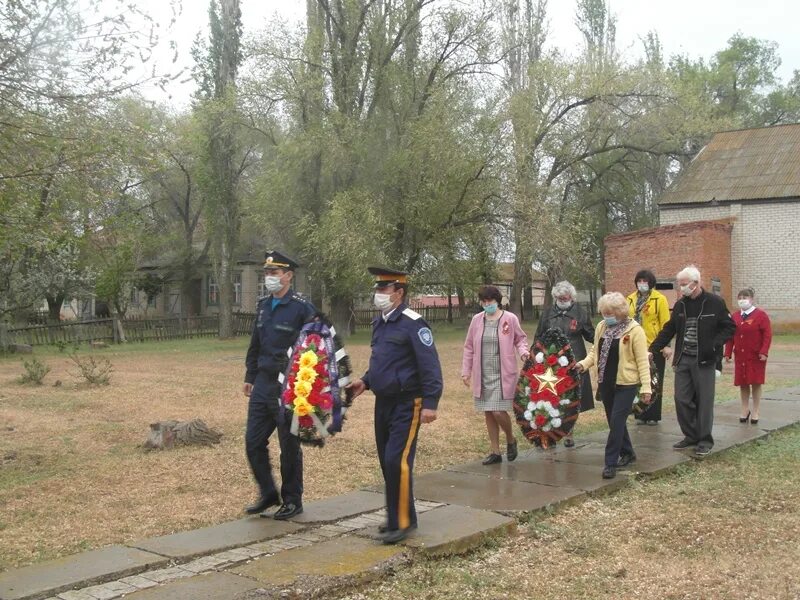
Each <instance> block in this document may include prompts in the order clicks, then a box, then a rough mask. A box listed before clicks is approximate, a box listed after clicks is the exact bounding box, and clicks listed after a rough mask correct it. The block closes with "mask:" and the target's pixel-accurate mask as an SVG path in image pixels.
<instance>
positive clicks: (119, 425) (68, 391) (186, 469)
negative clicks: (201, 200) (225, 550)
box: [0, 327, 797, 569]
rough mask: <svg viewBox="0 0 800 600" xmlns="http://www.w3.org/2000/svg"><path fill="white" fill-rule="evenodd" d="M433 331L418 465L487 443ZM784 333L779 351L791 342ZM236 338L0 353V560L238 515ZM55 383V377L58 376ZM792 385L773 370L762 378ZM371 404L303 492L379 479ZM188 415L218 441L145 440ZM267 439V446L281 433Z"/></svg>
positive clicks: (454, 357)
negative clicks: (438, 363) (104, 363)
mask: <svg viewBox="0 0 800 600" xmlns="http://www.w3.org/2000/svg"><path fill="white" fill-rule="evenodd" d="M528 329H530V327H528ZM436 335H437V346H438V348H439V352H440V355H441V359H442V366H443V371H444V376H445V395H444V397H443V399H442V401H441V404H440V418H439V420H437V421H436V422H435V423H433V424H431V425H427V426H425V427H424V430H423V433H422V435H421V440H420V445H419V449H418V454H417V467H416V469H417V472H424V471H430V470H433V469H438V468H441V467H443V466H445V465H448V464H452V463H457V462H462V461H466V460H472V459H476V458H479V457H482V456H483V455H484V454H485V453H486V451H487V449H488V444H487V440H486V433H485V427H484V424H483V417H482V415H480V414H476V413H475V412H474V411H473V408H472V400H471V398H470V394H469V392H468V391H467V390H466V388H464V387H463V386H462V384H461V382H460V380H459V372H460V362H461V344H462V342H463V336H464V331H463V330H450V331H447V330H445V331H437V332H436ZM791 342H792V344H791V345H789V344H785V348H784V352H785V353H786V354H788V353H789V351H790V350H796V349H797V347H796V345H794V342H795V340H794V338H792V340H791ZM246 343H247V342H246V340H245V339H237V340H233V341H225V342H221V341H217V340H194V341H185V342H163V343H160V344H156V343H153V344H146V345H128V346H124V347H115V348H110V349H105V350H97V351H95V352H96V353H97V354H98V355H101V356H105V357H107V358H108V359H110V360H111V362H112V363H113V365H114V372H113V374H112V380H111V385H109V386H107V387H91V386H88V385H86V384H81V383H79V382H78V381H77V379H76V378H75V377H74V376H73V375H71V374H70V373H71V372H72V371H74V365H71V362H70V361H69V360H68V358H67V356H66V354H60V353H59V352H58V351H57V350H54V349H49V350H43V349H38V348H37V354H36V355H37V356H38V357H39V358H40V359H41V360H42V361H43V362H45V363H47V364H48V365H50V366H51V367H52V371H51V373H50V374H49V375H48V376H47V378H46V379H45V381H44V383H45V385H43V386H30V385H21V384H19V383H17V381H16V379H17V377H19V375H20V374H21V373H22V372H23V369H22V366H21V360H20V358H19V357H5V358H0V569H8V568H12V567H16V566H21V565H26V564H30V563H34V562H37V561H41V560H45V559H50V558H54V557H57V556H62V555H65V554H71V553H75V552H79V551H81V550H85V549H89V548H95V547H98V546H102V545H106V544H113V543H125V542H131V541H134V540H137V539H140V538H144V537H150V536H156V535H162V534H167V533H172V532H176V531H183V530H187V529H192V528H196V527H200V526H204V525H209V524H214V523H219V522H222V521H225V520H230V519H234V518H237V517H239V516H241V510H242V507H243V506H244V505H245V504H246V503H248V502H249V501H251V500H252V499H253V498H254V495H255V488H254V485H253V483H252V481H251V477H250V473H249V469H248V466H247V462H246V459H245V455H244V439H243V438H244V426H245V416H246V408H247V400H246V398H245V397H244V396H243V395H242V394H241V382H242V378H243V357H244V352H245V349H246ZM348 351H349V353H350V355H351V356H352V358H353V362H354V366H355V369H356V372H357V373H361V372H363V370H364V368H365V366H366V364H367V360H368V352H369V344H368V338H367V335H366V334H365V333H359V335H358V336H356V337H355V338H354V339H353V340H351V342H350V343H349V344H348ZM88 352H89V351H88V350H82V351H81V353H82V354H87V353H88ZM667 379H668V380H669V379H670V377H669V376H668V377H667ZM726 379H727V382H724V383H723V384H722V385H721V386H720V388H721V389H720V397H721V398H725V397H728V398H730V397H734V395H735V390H734V389H733V388H731V386H730V373H727V374H726ZM57 380H60V381H61V382H62V384H61V385H59V386H54V385H53V384H54V383H55V382H56V381H57ZM788 382H789V380H783V379H781V380H776V381H773V382H771V387H780V386H782V385H786V384H787V383H788ZM668 383H669V381H668ZM372 410H373V398H372V396H371V394H369V393H367V394H365V395H364V396H362V397H361V398H359V399H358V400H357V401H356V405H355V407H354V409H353V410H352V411H351V413H350V418H349V419H348V421H347V423H346V425H345V429H344V431H343V432H342V433H341V434H339V435H337V436H336V438H335V439H333V440H332V441H331V442H330V443H329V444H328V445H327V446H326V447H325V448H323V449H306V451H305V489H306V492H305V499H306V500H307V501H309V500H314V499H318V498H324V497H328V496H332V495H336V494H340V493H343V492H347V491H350V490H353V489H357V488H360V487H362V486H365V485H372V484H376V483H379V481H380V474H379V470H378V463H377V459H376V457H375V454H374V442H373V435H372ZM665 410H666V411H667V412H669V411H671V410H673V409H672V408H671V407H667V408H666V409H665ZM195 417H199V418H202V419H204V420H205V421H206V422H207V423H208V424H209V425H211V426H213V427H215V428H218V429H220V430H222V431H223V432H224V437H223V439H222V443H221V444H220V445H219V446H217V447H214V448H184V449H177V450H172V451H167V452H145V451H143V450H142V449H141V447H140V445H141V443H142V442H144V440H145V439H146V437H147V431H148V424H149V423H151V422H153V421H158V420H164V419H180V420H185V419H191V418H195ZM604 426H605V421H604V417H603V412H602V410H595V411H592V412H590V413H586V414H584V415H582V416H581V420H580V422H579V427H578V430H577V434H578V435H580V434H581V432H588V431H592V430H596V429H599V428H602V427H604ZM272 447H274V448H275V451H276V453H277V443H275V444H274V446H273V445H271V448H272ZM276 459H277V457H273V465H277V460H276ZM344 467H346V468H344ZM276 474H277V472H276ZM580 510H581V511H583V513H584V514H588V515H593V514H594V513H595V510H594V508H589V507H587V508H584V509H580ZM576 514H577V513H576ZM742 535H743V536H744V537H749V536H747V532H746V531H742ZM537 539H538V538H537ZM534 542H536V543H541V542H540V541H539V542H537V541H536V539H534V540H533V541H531V543H532V544H533V543H534ZM559 569H561V566H560V567H559Z"/></svg>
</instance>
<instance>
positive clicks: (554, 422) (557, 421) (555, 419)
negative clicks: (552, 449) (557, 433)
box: [550, 417, 561, 428]
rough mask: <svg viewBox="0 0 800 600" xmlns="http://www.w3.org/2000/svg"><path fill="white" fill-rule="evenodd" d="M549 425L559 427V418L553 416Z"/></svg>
mask: <svg viewBox="0 0 800 600" xmlns="http://www.w3.org/2000/svg"><path fill="white" fill-rule="evenodd" d="M550 425H552V426H553V427H555V428H558V427H561V419H559V418H558V417H555V418H554V419H551V420H550Z"/></svg>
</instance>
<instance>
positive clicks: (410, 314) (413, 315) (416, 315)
mask: <svg viewBox="0 0 800 600" xmlns="http://www.w3.org/2000/svg"><path fill="white" fill-rule="evenodd" d="M403 314H404V315H405V316H407V317H408V318H409V319H411V320H412V321H416V320H417V319H421V318H422V315H421V314H419V313H418V312H417V311H415V310H411V309H410V308H406V309H405V310H403Z"/></svg>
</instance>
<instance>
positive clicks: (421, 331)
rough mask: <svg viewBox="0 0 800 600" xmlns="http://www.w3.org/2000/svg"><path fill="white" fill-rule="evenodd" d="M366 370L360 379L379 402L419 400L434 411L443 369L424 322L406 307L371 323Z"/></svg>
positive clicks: (437, 402) (428, 329) (402, 306)
mask: <svg viewBox="0 0 800 600" xmlns="http://www.w3.org/2000/svg"><path fill="white" fill-rule="evenodd" d="M371 346H372V353H371V354H370V357H369V369H368V370H367V372H366V373H364V376H363V377H362V378H361V379H362V380H363V381H364V384H365V385H366V388H367V389H368V390H372V392H373V393H374V394H375V395H376V396H380V397H381V398H389V399H391V398H397V399H398V400H399V399H405V398H420V397H421V398H422V407H423V408H429V409H433V410H435V409H436V407H437V406H438V404H439V398H440V397H441V396H442V388H443V383H442V367H441V365H440V364H439V355H438V354H437V353H436V346H434V344H433V334H432V333H431V330H430V327H428V324H427V323H426V322H425V320H424V319H423V318H422V317H421V316H420V315H419V313H416V312H414V311H413V310H411V309H410V308H407V307H406V305H405V303H401V304H400V305H399V306H398V307H397V308H396V309H394V311H392V313H391V314H390V315H389V318H388V319H387V320H386V321H384V320H383V315H380V316H378V317H377V318H376V319H375V320H374V321H373V322H372V342H371Z"/></svg>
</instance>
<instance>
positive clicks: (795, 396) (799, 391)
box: [762, 386, 800, 402]
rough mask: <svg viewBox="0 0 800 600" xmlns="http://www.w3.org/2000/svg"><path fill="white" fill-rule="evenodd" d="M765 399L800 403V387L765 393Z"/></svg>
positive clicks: (763, 395) (763, 396)
mask: <svg viewBox="0 0 800 600" xmlns="http://www.w3.org/2000/svg"><path fill="white" fill-rule="evenodd" d="M762 398H763V399H765V400H766V399H768V400H779V401H786V400H789V401H792V400H794V401H797V402H800V386H796V387H790V388H782V389H779V390H772V391H770V392H764V393H763V394H762Z"/></svg>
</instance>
